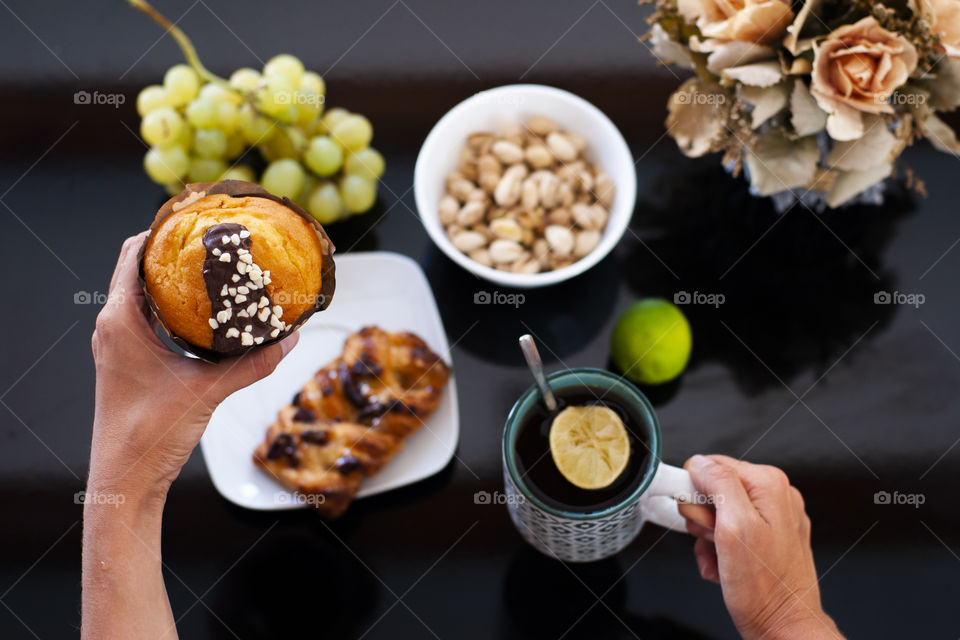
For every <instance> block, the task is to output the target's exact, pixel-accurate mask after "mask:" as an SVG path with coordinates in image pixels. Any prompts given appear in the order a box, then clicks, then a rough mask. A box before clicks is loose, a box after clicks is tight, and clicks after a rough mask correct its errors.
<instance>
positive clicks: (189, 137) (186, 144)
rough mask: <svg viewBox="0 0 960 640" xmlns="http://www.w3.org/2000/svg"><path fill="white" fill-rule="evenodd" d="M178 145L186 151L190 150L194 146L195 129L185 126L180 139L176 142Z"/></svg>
mask: <svg viewBox="0 0 960 640" xmlns="http://www.w3.org/2000/svg"><path fill="white" fill-rule="evenodd" d="M174 144H176V145H180V146H181V147H183V148H184V149H189V148H190V147H192V146H193V128H191V127H188V126H184V127H183V129H182V130H181V132H180V137H179V138H177V141H176V142H174Z"/></svg>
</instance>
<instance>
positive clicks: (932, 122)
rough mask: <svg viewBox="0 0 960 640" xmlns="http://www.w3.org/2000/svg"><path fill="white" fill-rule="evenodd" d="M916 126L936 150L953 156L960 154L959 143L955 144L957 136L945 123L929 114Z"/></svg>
mask: <svg viewBox="0 0 960 640" xmlns="http://www.w3.org/2000/svg"><path fill="white" fill-rule="evenodd" d="M918 124H919V127H920V131H921V133H923V135H924V136H925V137H926V138H927V140H929V141H930V144H932V145H933V146H934V147H935V148H936V149H939V150H940V151H944V152H946V153H952V154H954V155H957V154H960V142H957V134H956V132H954V130H953V129H951V128H950V125H948V124H947V123H946V122H944V121H943V120H941V119H940V118H938V117H937V116H935V115H933V114H931V115H929V116H927V117H926V118H925V119H924V120H923V121H922V122H920V123H918Z"/></svg>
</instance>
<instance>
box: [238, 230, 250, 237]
mask: <svg viewBox="0 0 960 640" xmlns="http://www.w3.org/2000/svg"><path fill="white" fill-rule="evenodd" d="M240 237H241V238H249V237H250V232H249V231H247V230H246V229H241V230H240Z"/></svg>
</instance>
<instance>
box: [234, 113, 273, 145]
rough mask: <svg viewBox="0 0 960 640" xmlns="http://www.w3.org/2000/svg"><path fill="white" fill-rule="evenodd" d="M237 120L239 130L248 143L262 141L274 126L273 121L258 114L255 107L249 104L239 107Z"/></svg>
mask: <svg viewBox="0 0 960 640" xmlns="http://www.w3.org/2000/svg"><path fill="white" fill-rule="evenodd" d="M237 121H238V124H239V125H240V132H241V133H242V134H243V138H244V140H246V141H247V143H248V144H260V143H262V142H263V141H264V140H266V139H267V137H268V136H269V135H270V132H271V131H272V130H273V129H274V128H275V127H276V125H275V124H274V123H273V122H271V121H270V120H268V119H266V118H264V117H263V116H261V115H260V114H258V113H257V111H256V109H254V108H253V107H252V106H251V105H249V104H245V105H242V106H241V107H240V111H239V113H238V114H237Z"/></svg>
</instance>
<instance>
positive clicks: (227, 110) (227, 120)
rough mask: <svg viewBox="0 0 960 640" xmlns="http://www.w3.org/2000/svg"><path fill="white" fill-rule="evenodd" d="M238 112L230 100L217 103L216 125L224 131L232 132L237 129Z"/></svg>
mask: <svg viewBox="0 0 960 640" xmlns="http://www.w3.org/2000/svg"><path fill="white" fill-rule="evenodd" d="M239 119H240V112H239V111H238V110H237V107H236V105H234V104H232V103H230V102H221V103H220V104H218V105H217V118H216V126H217V128H218V129H220V130H221V131H223V132H224V133H227V134H229V133H233V132H234V131H236V130H237V124H238V121H239Z"/></svg>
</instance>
